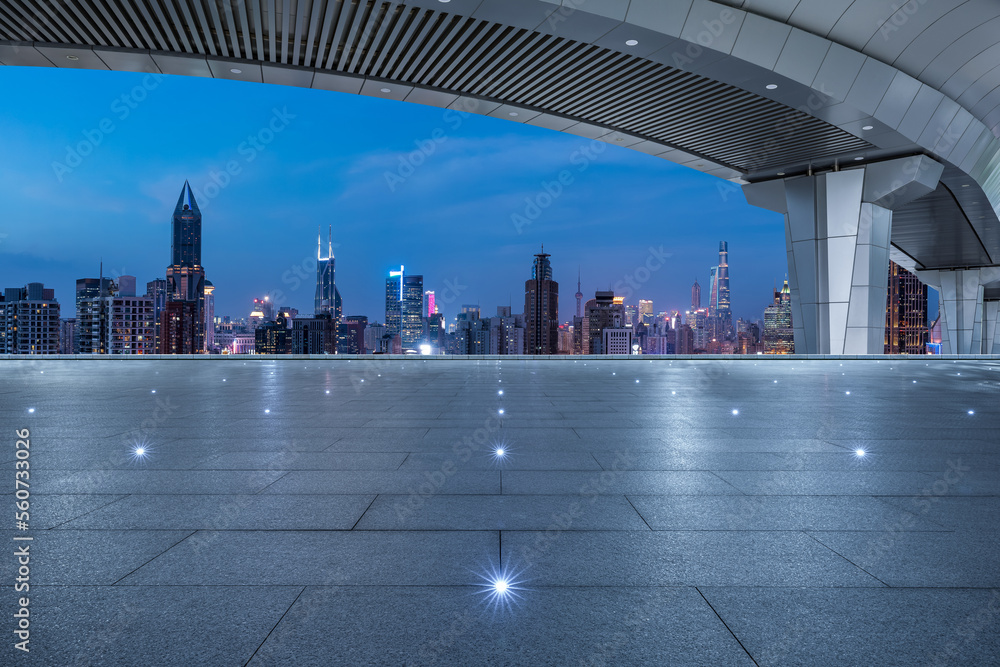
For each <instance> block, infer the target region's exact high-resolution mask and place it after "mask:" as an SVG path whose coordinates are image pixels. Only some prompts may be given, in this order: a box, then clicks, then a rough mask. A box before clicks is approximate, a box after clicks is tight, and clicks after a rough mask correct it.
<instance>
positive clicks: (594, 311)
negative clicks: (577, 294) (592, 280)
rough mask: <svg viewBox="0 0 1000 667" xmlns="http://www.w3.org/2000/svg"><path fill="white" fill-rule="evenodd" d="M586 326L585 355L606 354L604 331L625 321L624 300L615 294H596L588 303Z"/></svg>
mask: <svg viewBox="0 0 1000 667" xmlns="http://www.w3.org/2000/svg"><path fill="white" fill-rule="evenodd" d="M586 310H587V313H586V324H585V325H584V336H585V338H584V340H583V341H582V345H583V349H584V354H606V353H605V351H604V350H605V348H604V330H605V329H608V328H613V327H614V323H615V322H618V326H619V327H621V322H622V321H624V319H625V309H624V305H623V304H622V298H621V297H616V296H615V293H614V292H610V291H605V292H595V293H594V298H593V299H591V300H590V301H588V302H587V306H586Z"/></svg>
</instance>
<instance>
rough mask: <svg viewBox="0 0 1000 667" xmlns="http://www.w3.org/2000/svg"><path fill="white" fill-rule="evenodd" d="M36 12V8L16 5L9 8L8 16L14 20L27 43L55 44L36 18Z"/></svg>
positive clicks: (51, 36)
mask: <svg viewBox="0 0 1000 667" xmlns="http://www.w3.org/2000/svg"><path fill="white" fill-rule="evenodd" d="M35 12H36V10H35V9H34V8H31V9H29V8H28V7H27V6H23V7H17V6H15V5H10V6H9V8H8V16H9V17H10V18H11V19H12V21H13V23H14V25H15V26H17V27H18V28H19V29H20V30H21V31H22V34H23V35H25V37H22V39H24V40H25V41H32V40H36V41H42V42H55V41H56V40H55V39H54V38H53V35H51V34H50V33H49V32H48V31H45V30H44V26H43V24H41V23H39V21H38V19H37V18H36V16H37V15H36V13H35Z"/></svg>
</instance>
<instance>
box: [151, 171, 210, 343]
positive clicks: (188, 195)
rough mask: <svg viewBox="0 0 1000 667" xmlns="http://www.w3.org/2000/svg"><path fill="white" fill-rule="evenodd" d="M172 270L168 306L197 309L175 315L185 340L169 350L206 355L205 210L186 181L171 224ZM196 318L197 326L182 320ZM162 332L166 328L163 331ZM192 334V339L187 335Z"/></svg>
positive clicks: (173, 327) (175, 311) (175, 326)
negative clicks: (181, 303) (183, 304)
mask: <svg viewBox="0 0 1000 667" xmlns="http://www.w3.org/2000/svg"><path fill="white" fill-rule="evenodd" d="M170 254H171V258H170V266H168V267H167V302H168V303H169V302H173V301H185V302H189V303H192V304H193V308H189V307H184V308H174V309H173V310H172V311H171V318H172V324H171V327H170V330H171V331H177V332H184V333H185V335H183V336H182V338H180V339H178V340H174V341H169V342H167V344H166V348H167V349H170V350H177V352H176V353H180V354H192V353H199V352H204V351H205V269H204V267H202V265H201V210H200V209H199V208H198V202H196V201H195V199H194V194H193V193H192V192H191V186H190V185H189V184H188V182H187V181H184V187H183V188H181V195H180V197H178V198H177V206H176V207H175V208H174V215H173V219H172V220H171V243H170ZM189 313H191V315H190V316H193V317H194V320H195V321H194V323H193V326H188V325H187V324H186V323H184V322H181V321H180V320H179V319H178V318H182V317H188V316H189V315H188V314H189ZM161 329H162V327H161ZM188 332H190V336H188V335H186V334H187V333H188Z"/></svg>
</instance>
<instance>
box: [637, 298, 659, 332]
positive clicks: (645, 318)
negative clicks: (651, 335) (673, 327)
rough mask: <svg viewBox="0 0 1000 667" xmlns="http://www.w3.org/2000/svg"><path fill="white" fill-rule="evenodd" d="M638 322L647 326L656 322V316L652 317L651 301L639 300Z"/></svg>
mask: <svg viewBox="0 0 1000 667" xmlns="http://www.w3.org/2000/svg"><path fill="white" fill-rule="evenodd" d="M639 321H640V322H642V323H643V324H645V325H647V326H649V325H651V324H652V323H653V322H655V321H656V316H655V315H653V302H652V301H647V300H645V299H639Z"/></svg>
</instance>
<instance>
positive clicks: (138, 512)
mask: <svg viewBox="0 0 1000 667" xmlns="http://www.w3.org/2000/svg"><path fill="white" fill-rule="evenodd" d="M54 497H57V498H58V497H60V496H54ZM374 499H375V496H374V495H366V496H357V495H317V496H306V495H274V494H266V493H262V494H257V495H236V494H228V495H213V496H209V495H190V496H183V495H181V496H179V495H159V496H150V495H145V496H129V497H127V498H125V499H124V500H120V501H118V502H116V503H112V504H110V505H108V506H106V507H104V508H102V509H99V510H97V511H94V512H91V513H89V514H87V515H85V516H82V517H80V518H79V519H75V520H73V521H70V522H69V523H66V524H63V525H62V526H60V528H71V529H83V528H90V529H94V530H108V529H110V530H144V529H164V528H170V529H183V530H350V529H351V528H353V527H354V525H355V524H356V523H357V521H358V519H360V518H361V515H362V514H364V511H365V509H367V508H368V506H369V505H370V504H371V502H372V501H373V500H374Z"/></svg>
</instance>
